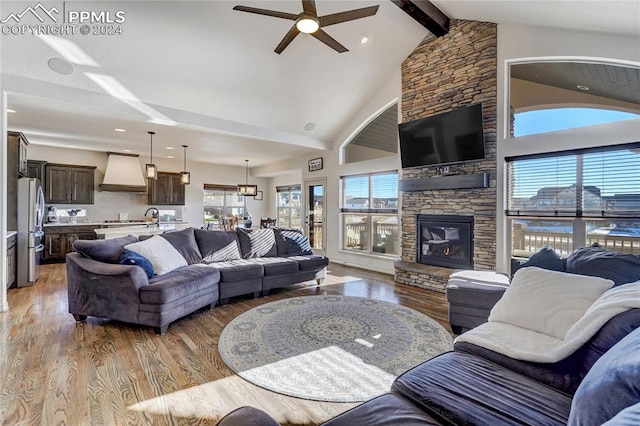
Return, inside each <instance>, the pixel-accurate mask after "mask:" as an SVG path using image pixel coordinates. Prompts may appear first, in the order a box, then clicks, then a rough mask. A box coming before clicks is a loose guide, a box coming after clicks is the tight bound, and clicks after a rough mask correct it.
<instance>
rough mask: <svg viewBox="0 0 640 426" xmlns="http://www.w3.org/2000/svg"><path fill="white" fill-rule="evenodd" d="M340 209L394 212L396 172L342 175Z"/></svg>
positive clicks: (396, 198)
mask: <svg viewBox="0 0 640 426" xmlns="http://www.w3.org/2000/svg"><path fill="white" fill-rule="evenodd" d="M342 185H343V197H342V211H343V212H345V211H351V212H356V211H357V212H370V213H374V212H377V213H382V212H387V213H391V212H396V211H397V208H398V173H397V172H395V171H394V172H391V173H389V172H386V173H375V174H371V175H357V176H343V177H342Z"/></svg>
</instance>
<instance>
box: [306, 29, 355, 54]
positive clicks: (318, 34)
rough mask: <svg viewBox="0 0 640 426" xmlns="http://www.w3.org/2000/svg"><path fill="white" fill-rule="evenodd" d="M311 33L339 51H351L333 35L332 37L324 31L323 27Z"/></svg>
mask: <svg viewBox="0 0 640 426" xmlns="http://www.w3.org/2000/svg"><path fill="white" fill-rule="evenodd" d="M311 35H312V36H314V37H315V38H317V39H318V40H320V41H321V42H323V43H324V44H326V45H327V46H329V47H330V48H332V49H333V50H335V51H336V52H338V53H344V52H348V51H349V49H347V48H346V47H344V46H343V45H341V44H340V43H338V42H337V41H336V40H335V39H334V38H333V37H331V36H330V35H329V34H327V33H325V32H324V31H322V30H321V29H320V30H318V31H316V32H315V33H311Z"/></svg>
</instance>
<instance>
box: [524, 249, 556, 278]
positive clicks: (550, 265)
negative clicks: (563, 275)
mask: <svg viewBox="0 0 640 426" xmlns="http://www.w3.org/2000/svg"><path fill="white" fill-rule="evenodd" d="M566 263H567V260H566V259H563V258H561V257H560V255H559V254H558V253H556V251H555V250H553V249H552V248H551V247H549V246H547V247H543V248H541V249H540V250H538V251H537V252H536V253H535V254H534V255H533V256H531V257H530V258H529V260H528V261H526V262H525V263H524V264H523V265H522V266H521V267H522V268H525V267H527V266H537V267H538V268H543V269H549V270H551V271H558V272H565V270H566V269H567V265H566Z"/></svg>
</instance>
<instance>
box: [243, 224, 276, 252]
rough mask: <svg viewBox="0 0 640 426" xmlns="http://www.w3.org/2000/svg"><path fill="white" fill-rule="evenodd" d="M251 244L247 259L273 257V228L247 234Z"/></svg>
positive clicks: (274, 249)
mask: <svg viewBox="0 0 640 426" xmlns="http://www.w3.org/2000/svg"><path fill="white" fill-rule="evenodd" d="M247 235H248V236H249V241H250V243H251V252H250V253H249V256H248V257H250V258H251V257H264V256H266V257H275V256H276V254H277V252H276V237H275V235H274V234H273V228H260V229H254V230H252V231H251V232H249V233H247Z"/></svg>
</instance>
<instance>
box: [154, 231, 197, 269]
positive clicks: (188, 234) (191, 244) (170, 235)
mask: <svg viewBox="0 0 640 426" xmlns="http://www.w3.org/2000/svg"><path fill="white" fill-rule="evenodd" d="M160 236H161V237H162V238H164V239H165V240H167V241H169V242H170V243H171V245H172V246H173V248H175V249H176V250H178V252H179V253H180V254H181V255H182V257H184V259H185V260H186V261H187V263H188V264H189V265H192V264H194V263H200V261H201V260H202V255H201V254H200V249H198V244H197V243H196V237H195V234H194V232H193V228H185V229H182V230H180V231H173V232H165V233H164V234H160Z"/></svg>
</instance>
